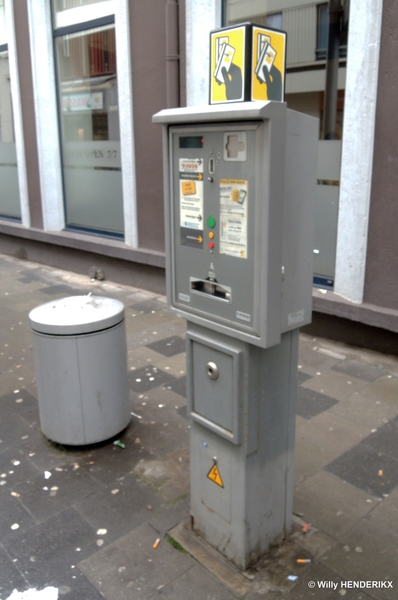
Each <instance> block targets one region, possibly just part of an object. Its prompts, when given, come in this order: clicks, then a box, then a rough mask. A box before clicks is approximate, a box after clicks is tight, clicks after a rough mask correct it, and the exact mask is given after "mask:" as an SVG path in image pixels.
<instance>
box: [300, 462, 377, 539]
mask: <svg viewBox="0 0 398 600" xmlns="http://www.w3.org/2000/svg"><path fill="white" fill-rule="evenodd" d="M378 502H379V499H378V498H375V497H374V496H372V495H370V494H369V493H367V492H364V491H362V490H360V489H358V488H357V487H355V486H353V485H350V484H349V483H345V482H343V481H342V480H341V479H340V478H339V477H337V476H336V475H334V474H333V473H328V472H325V471H324V470H321V471H318V472H317V473H315V474H314V475H312V476H311V477H308V478H307V479H306V480H305V481H303V482H301V483H299V484H298V485H297V486H296V487H295V490H294V512H295V513H296V514H300V515H303V519H304V520H305V521H306V522H308V523H311V524H312V525H313V526H314V527H316V528H317V529H320V530H322V531H324V532H325V533H328V534H329V535H331V536H334V537H336V536H340V535H342V534H345V532H346V531H347V530H348V529H350V528H351V527H353V526H354V525H355V524H356V523H358V522H359V521H360V520H361V519H362V518H363V517H364V516H365V515H367V514H368V513H369V512H370V511H371V510H372V509H373V508H374V507H375V506H376V504H377V503H378Z"/></svg>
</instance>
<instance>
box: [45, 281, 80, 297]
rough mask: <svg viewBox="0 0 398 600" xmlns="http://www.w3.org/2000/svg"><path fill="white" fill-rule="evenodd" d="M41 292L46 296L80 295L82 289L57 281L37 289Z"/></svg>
mask: <svg viewBox="0 0 398 600" xmlns="http://www.w3.org/2000/svg"><path fill="white" fill-rule="evenodd" d="M38 291H39V292H40V293H41V294H45V295H46V296H59V295H61V294H62V295H65V296H81V295H82V293H83V292H82V290H81V289H76V288H73V287H71V286H70V285H65V284H64V283H59V284H56V285H49V286H45V287H43V288H41V289H40V290H38Z"/></svg>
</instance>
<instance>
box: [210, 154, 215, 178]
mask: <svg viewBox="0 0 398 600" xmlns="http://www.w3.org/2000/svg"><path fill="white" fill-rule="evenodd" d="M214 171H215V161H214V158H213V157H211V158H209V174H210V175H214Z"/></svg>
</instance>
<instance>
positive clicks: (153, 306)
mask: <svg viewBox="0 0 398 600" xmlns="http://www.w3.org/2000/svg"><path fill="white" fill-rule="evenodd" d="M128 308H129V310H131V311H132V313H134V312H139V313H141V314H145V315H147V314H149V313H152V312H155V311H158V310H161V309H164V305H163V304H161V303H160V302H158V301H157V300H156V299H155V298H150V299H146V300H141V301H140V302H136V303H133V304H131V305H130V306H129V307H128Z"/></svg>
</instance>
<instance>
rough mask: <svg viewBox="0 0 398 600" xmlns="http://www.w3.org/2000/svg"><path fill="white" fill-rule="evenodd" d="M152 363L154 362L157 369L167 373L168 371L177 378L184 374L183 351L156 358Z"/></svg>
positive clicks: (184, 360) (184, 361)
mask: <svg viewBox="0 0 398 600" xmlns="http://www.w3.org/2000/svg"><path fill="white" fill-rule="evenodd" d="M154 364H156V366H157V367H159V369H162V370H163V371H167V373H170V374H171V375H174V377H177V378H178V377H181V376H182V375H185V374H186V359H185V352H182V353H180V354H175V355H174V356H169V357H166V358H164V357H162V359H161V360H157V361H156V363H154Z"/></svg>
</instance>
